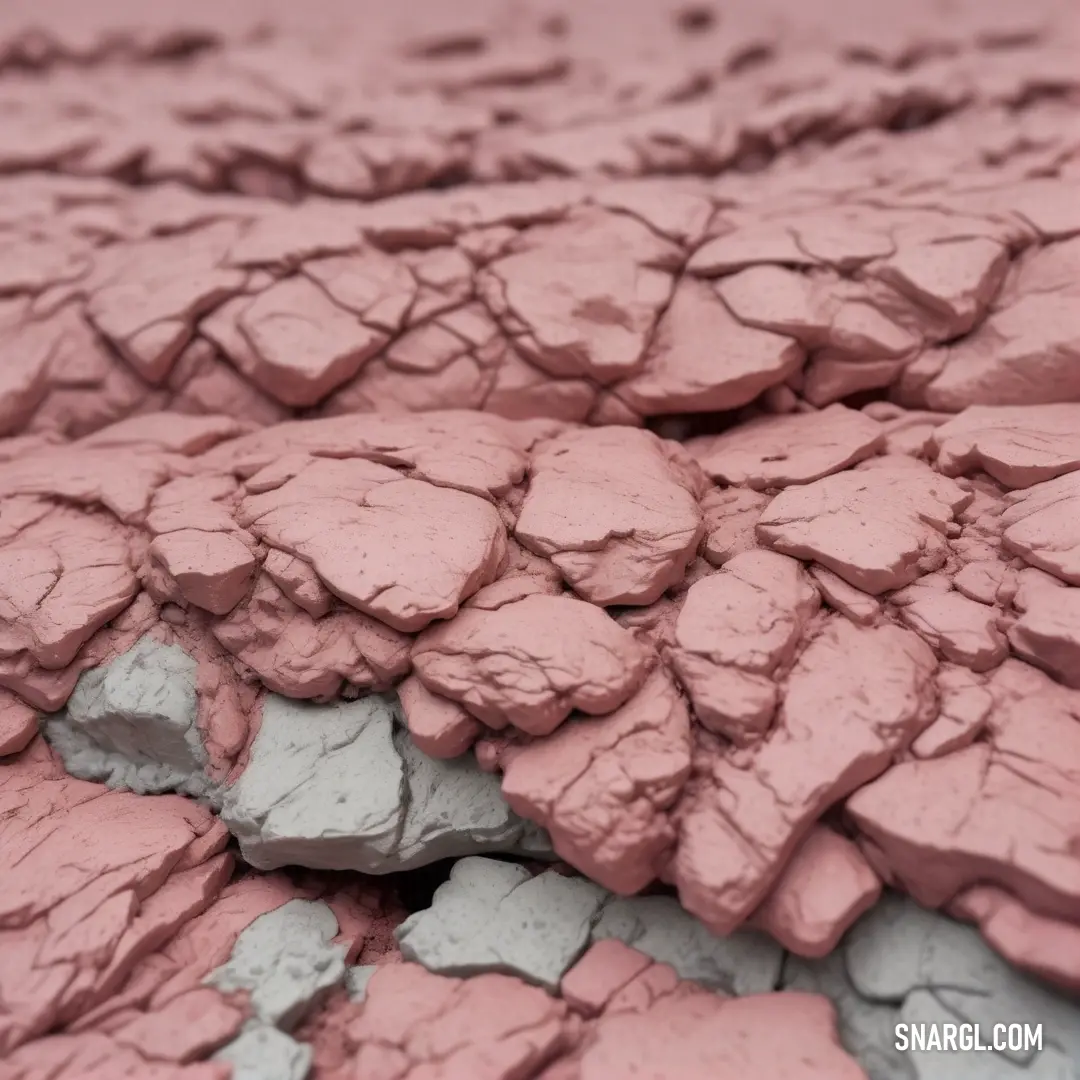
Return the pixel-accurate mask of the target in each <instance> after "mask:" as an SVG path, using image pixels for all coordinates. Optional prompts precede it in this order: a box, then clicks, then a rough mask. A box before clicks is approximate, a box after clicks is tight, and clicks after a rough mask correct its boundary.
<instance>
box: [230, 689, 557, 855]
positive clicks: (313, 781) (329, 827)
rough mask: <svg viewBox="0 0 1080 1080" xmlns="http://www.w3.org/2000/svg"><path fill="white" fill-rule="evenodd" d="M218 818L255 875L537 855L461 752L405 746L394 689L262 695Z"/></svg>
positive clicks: (532, 834)
mask: <svg viewBox="0 0 1080 1080" xmlns="http://www.w3.org/2000/svg"><path fill="white" fill-rule="evenodd" d="M221 818H222V820H223V821H224V822H225V824H226V825H227V826H228V827H229V829H230V830H231V832H232V833H233V834H234V835H235V836H236V837H237V839H238V840H239V841H240V849H241V852H242V853H243V856H244V858H245V859H246V860H247V861H248V862H249V863H251V865H252V866H255V867H257V868H258V869H260V870H273V869H276V868H278V867H281V866H288V865H297V866H307V867H311V868H313V869H325V870H358V871H360V872H362V873H367V874H386V873H391V872H395V871H400V870H408V869H411V868H414V867H418V866H423V865H425V864H427V863H432V862H436V861H438V860H440V859H446V858H457V857H461V856H465V855H471V854H474V853H477V852H483V851H496V852H517V851H519V850H526V851H529V852H535V851H543V850H544V849H545V848H546V845H545V844H544V843H542V842H541V841H540V838H538V837H537V835H536V830H535V827H533V826H530V825H529V824H528V823H526V822H525V821H524V819H522V818H520V817H518V816H517V815H516V814H515V813H514V812H513V811H512V810H511V809H510V808H509V806H507V804H506V801H505V800H504V799H503V797H502V792H501V791H500V786H499V778H498V777H497V776H495V775H493V774H490V773H485V772H482V771H481V770H480V768H479V767H478V766H477V765H476V762H475V759H473V758H472V757H471V756H465V757H462V758H456V759H453V760H449V761H437V760H434V759H432V758H428V757H427V756H425V755H424V754H422V753H421V752H420V751H419V750H417V749H416V747H415V746H414V745H413V744H412V741H411V740H410V738H409V735H408V732H407V730H406V729H405V726H404V717H403V716H402V714H401V709H400V706H399V704H398V702H397V700H396V698H395V697H393V696H384V695H380V694H370V695H368V696H366V697H363V698H361V699H359V700H358V701H352V702H335V703H333V704H329V705H316V704H311V703H309V702H298V701H292V700H289V699H287V698H283V697H279V696H277V695H269V696H268V697H267V698H266V701H265V703H264V705H263V715H262V724H261V727H260V729H259V734H258V735H257V736H256V738H255V741H254V743H253V745H252V748H251V754H250V760H249V762H248V765H247V767H246V768H245V769H244V772H243V773H242V774H241V776H240V777H239V779H238V780H237V781H236V783H235V784H233V786H232V787H231V788H230V789H229V790H228V791H227V792H226V793H225V796H224V799H223V804H222V811H221Z"/></svg>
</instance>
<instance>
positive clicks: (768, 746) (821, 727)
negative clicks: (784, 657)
mask: <svg viewBox="0 0 1080 1080" xmlns="http://www.w3.org/2000/svg"><path fill="white" fill-rule="evenodd" d="M935 666H936V661H935V658H934V654H933V652H932V651H931V649H930V648H929V647H928V646H927V645H926V644H925V643H924V642H923V641H921V640H920V639H919V638H918V637H917V636H916V635H915V634H913V633H911V632H910V631H905V630H901V629H899V628H898V627H895V626H890V625H884V626H880V627H874V628H863V627H858V626H856V625H855V624H852V623H849V622H847V621H846V620H844V619H843V618H840V617H836V616H834V617H833V618H832V619H830V620H829V621H828V623H827V625H825V626H824V627H822V630H821V633H820V636H818V637H816V638H815V639H814V640H813V641H812V643H811V644H810V645H809V646H808V647H807V649H806V650H805V651H804V652H803V654H802V655H801V656H800V658H799V660H798V661H797V663H796V665H795V667H794V668H793V669H792V672H791V675H790V677H789V679H788V683H787V687H786V693H785V695H784V701H783V704H782V705H781V707H780V711H779V714H778V717H777V721H776V725H775V727H774V728H773V730H772V731H771V732H770V733H769V735H768V736H767V737H766V738H765V739H764V740H763V741H762V742H761V743H760V744H758V745H757V746H755V747H753V748H751V749H750V750H749V751H748V753H747V757H746V760H745V761H740V760H739V759H738V758H737V757H736V756H735V754H734V753H732V752H728V753H724V752H723V751H721V752H719V753H716V752H715V751H714V752H712V753H709V752H706V753H703V754H701V755H700V758H701V764H700V766H699V772H700V779H699V782H698V783H697V784H695V785H692V786H691V788H690V792H689V796H688V798H687V799H685V800H684V801H683V803H682V804H681V806H680V840H679V847H678V851H677V853H676V855H675V858H674V861H673V863H672V868H671V875H672V879H673V881H674V882H675V884H676V885H677V886H678V889H679V897H680V899H681V900H682V902H683V905H684V906H685V907H686V908H687V909H688V910H689V911H691V912H693V913H694V914H695V915H697V916H698V917H699V918H700V919H701V920H702V921H703V922H704V923H705V924H706V925H707V926H709V927H710V928H711V929H713V930H715V931H716V932H717V933H728V932H730V931H731V930H732V929H734V928H735V927H736V926H738V925H739V923H741V922H742V921H743V920H744V919H745V918H746V917H747V916H748V915H749V914H750V912H751V911H752V910H753V908H754V907H756V906H757V904H758V902H759V901H761V900H762V899H763V898H764V896H765V894H766V892H767V891H768V889H769V887H770V886H771V885H772V884H773V883H774V882H775V880H776V878H777V876H778V874H779V872H780V870H781V868H782V867H783V865H784V863H785V862H786V861H787V859H788V858H789V857H790V855H791V853H792V852H793V851H794V850H795V848H796V846H797V845H798V843H799V841H800V840H801V839H802V838H803V837H804V836H805V835H806V833H807V832H808V830H809V828H810V826H811V825H812V824H813V822H814V821H815V820H816V819H817V818H818V816H819V815H820V814H821V813H822V812H824V810H826V809H827V808H828V807H829V806H831V805H833V804H835V803H837V802H839V801H840V800H841V799H843V798H845V797H846V796H847V795H849V794H850V793H851V792H852V791H854V790H855V789H857V788H859V787H861V786H862V785H863V784H866V783H867V782H868V781H870V780H871V779H873V778H874V777H875V776H877V775H879V774H881V773H882V772H884V771H885V770H886V769H887V768H888V766H889V764H890V762H891V759H892V757H893V755H894V754H896V753H898V752H900V751H902V750H903V749H904V748H905V747H906V746H907V745H908V744H909V743H910V742H911V740H912V739H914V737H915V736H916V735H918V734H919V732H920V731H921V730H922V728H924V727H925V726H926V725H927V724H928V723H929V722H930V720H932V719H933V709H934V699H933V687H932V684H931V681H930V679H931V676H932V675H933V672H934V668H935Z"/></svg>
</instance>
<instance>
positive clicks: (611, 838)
mask: <svg viewBox="0 0 1080 1080" xmlns="http://www.w3.org/2000/svg"><path fill="white" fill-rule="evenodd" d="M689 771H690V721H689V715H688V712H687V708H686V705H685V704H684V702H683V701H682V699H681V698H680V697H679V694H678V691H677V690H676V688H675V685H674V683H673V682H672V681H671V679H670V678H669V677H668V676H667V675H666V674H664V673H663V672H660V671H657V672H654V674H653V675H651V676H650V678H649V680H648V681H647V682H646V683H645V685H644V686H643V687H642V688H641V690H639V691H638V693H637V694H636V695H635V696H634V697H633V698H631V700H630V701H629V702H627V704H625V705H623V706H622V707H621V708H619V709H616V710H615V711H614V712H612V713H610V714H609V715H608V716H606V717H601V718H598V719H591V718H584V717H583V718H581V719H576V720H574V721H572V722H570V723H568V724H564V725H563V727H562V728H561V729H560V730H559V731H557V732H556V733H555V734H554V735H553V736H551V737H550V738H548V739H545V740H544V741H542V742H537V743H533V744H531V745H527V746H525V747H523V748H521V749H518V750H515V751H514V752H513V754H512V756H510V757H509V759H508V762H507V764H506V767H505V775H504V777H503V794H504V795H505V796H506V799H507V801H508V802H509V803H510V805H511V806H512V807H513V808H514V809H515V810H517V812H518V813H520V814H522V815H523V816H525V817H528V818H530V819H532V820H534V821H537V822H539V823H540V824H542V825H544V826H545V827H546V828H547V829H548V830H549V831H550V832H551V836H552V843H553V845H554V847H555V851H556V853H557V854H559V855H560V856H561V857H562V858H564V859H566V860H567V861H568V862H570V863H571V864H573V865H574V866H577V867H578V868H579V869H581V870H582V871H583V872H584V873H586V874H588V875H589V876H590V877H591V878H593V879H594V880H596V881H598V882H600V884H602V885H606V886H607V887H608V888H610V889H613V890H614V891H615V892H625V893H632V892H636V891H637V890H639V889H641V888H643V887H644V886H645V885H647V884H648V883H649V882H650V881H652V880H653V878H655V877H656V876H657V872H658V870H659V867H660V866H661V865H662V861H663V859H664V858H665V857H666V855H667V854H668V852H669V851H670V848H671V846H672V844H673V842H674V840H675V830H674V828H673V826H672V824H671V822H670V820H669V818H668V816H667V814H666V813H665V811H666V810H668V809H669V808H670V807H671V806H672V804H673V803H674V802H675V800H676V798H677V796H678V794H679V792H680V790H681V788H682V785H683V783H684V781H685V779H686V777H687V775H688V774H689Z"/></svg>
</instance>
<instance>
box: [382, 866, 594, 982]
mask: <svg viewBox="0 0 1080 1080" xmlns="http://www.w3.org/2000/svg"><path fill="white" fill-rule="evenodd" d="M606 899H607V893H606V891H605V890H604V889H602V888H600V887H599V886H597V885H593V884H592V883H591V882H588V881H585V880H583V879H581V878H570V877H563V876H562V875H560V874H554V873H547V874H541V875H539V876H538V877H533V876H532V874H530V873H529V871H528V870H526V869H525V868H524V867H521V866H515V865H514V864H512V863H500V862H495V861H493V860H491V859H477V858H473V859H462V860H461V861H460V862H458V863H455V865H454V869H453V870H452V871H451V874H450V880H449V881H447V882H446V884H444V885H442V886H440V887H439V889H438V891H437V892H436V893H435V898H434V900H433V902H432V907H431V908H429V909H428V910H427V911H423V912H418V913H417V914H416V915H413V916H411V917H410V918H409V919H407V920H406V921H405V922H404V923H402V924H401V926H400V927H399V928H398V931H397V936H398V941H399V942H400V943H401V952H402V955H403V956H404V957H405V959H406V960H414V961H416V962H418V963H420V964H422V965H423V966H424V967H425V968H427V969H428V970H429V971H433V972H435V973H436V974H440V975H470V974H477V973H479V972H481V971H493V972H503V973H505V974H509V975H518V976H520V977H521V978H523V979H524V980H525V981H526V982H530V983H535V984H536V985H538V986H543V987H545V988H547V989H548V990H552V991H553V990H555V989H556V987H557V986H558V984H559V980H560V978H562V976H563V975H564V974H565V973H566V971H567V969H568V968H569V967H570V965H571V964H573V963H574V961H575V960H577V958H578V957H579V956H580V955H581V953H582V952H583V951H584V949H585V946H586V945H587V944H588V941H589V937H590V933H591V930H592V923H593V921H594V920H595V918H596V916H597V915H598V914H599V911H600V908H601V907H602V905H603V903H604V901H605V900H606Z"/></svg>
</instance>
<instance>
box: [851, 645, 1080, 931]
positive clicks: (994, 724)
mask: <svg viewBox="0 0 1080 1080" xmlns="http://www.w3.org/2000/svg"><path fill="white" fill-rule="evenodd" d="M983 685H984V686H985V689H986V691H987V692H988V694H989V695H990V698H991V701H992V705H991V708H990V710H989V713H988V715H987V718H986V721H985V724H986V737H985V741H979V742H976V743H973V744H971V745H968V746H965V747H961V748H959V749H957V750H955V751H953V752H951V753H946V754H944V755H943V756H941V757H937V758H933V759H930V760H924V761H910V762H904V763H902V764H898V765H896V766H895V767H894V768H893V769H891V770H889V772H887V773H886V774H885V775H884V776H882V777H880V778H879V779H877V780H875V781H874V782H873V783H871V784H869V785H868V786H867V787H865V788H863V789H862V790H861V791H858V792H856V793H855V794H853V795H852V796H851V798H849V799H848V801H847V803H846V809H847V812H848V813H849V814H850V815H851V816H852V818H853V820H854V821H855V822H856V823H857V824H858V826H859V829H860V831H861V832H862V833H864V834H865V836H866V837H867V839H868V840H870V841H871V842H872V844H873V845H874V849H875V852H876V853H877V855H878V858H880V859H881V863H880V865H881V868H882V869H883V870H884V871H886V872H887V873H889V875H890V876H891V877H892V878H893V879H894V880H897V881H899V882H902V883H903V884H904V886H905V887H906V888H907V889H909V891H910V892H911V893H912V895H913V896H914V897H915V898H916V899H917V900H919V902H920V903H924V904H927V905H929V906H932V907H936V906H939V905H941V904H942V903H945V902H948V901H950V900H952V899H953V898H954V897H955V896H956V895H957V894H959V893H960V892H961V891H962V890H964V889H966V888H967V887H969V886H973V885H976V884H982V883H985V884H991V885H999V886H1001V887H1002V888H1005V889H1007V890H1008V891H1009V892H1011V893H1012V894H1013V895H1015V896H1016V898H1017V899H1018V900H1019V901H1020V902H1021V903H1022V904H1024V905H1025V906H1027V907H1029V908H1030V909H1031V910H1032V911H1033V912H1034V913H1036V914H1042V915H1045V916H1048V917H1050V918H1061V919H1069V918H1070V913H1071V912H1075V903H1076V900H1075V896H1076V892H1077V889H1078V888H1080V876H1078V875H1080V867H1078V865H1077V859H1076V854H1075V852H1076V840H1075V836H1076V813H1075V811H1074V810H1073V809H1072V802H1073V800H1074V798H1075V795H1074V793H1073V791H1072V788H1073V785H1072V782H1071V779H1070V778H1071V775H1072V772H1073V770H1074V769H1075V762H1076V760H1077V759H1076V748H1075V740H1076V738H1077V730H1078V729H1077V727H1076V716H1075V712H1076V708H1077V704H1076V694H1077V692H1076V691H1074V690H1069V689H1066V688H1065V687H1062V686H1060V685H1058V684H1055V683H1054V682H1053V681H1051V679H1050V678H1049V677H1047V676H1046V675H1044V674H1042V673H1041V672H1039V671H1037V670H1035V669H1033V668H1031V667H1029V666H1028V665H1026V664H1023V663H1021V662H1019V661H1016V660H1007V661H1006V662H1005V663H1004V664H1002V665H1001V667H999V668H998V669H997V671H996V672H994V673H992V674H991V675H990V676H989V677H988V678H987V679H986V680H985V682H984V684H983ZM945 792H948V794H947V795H946V794H945ZM1051 808H1052V809H1051ZM1048 811H1049V813H1050V815H1051V816H1050V817H1049V818H1046V819H1045V820H1044V819H1043V815H1044V814H1046V813H1047V812H1048ZM1036 820H1038V821H1039V824H1038V825H1035V824H1034V822H1035V821H1036ZM1033 828H1035V829H1037V830H1038V835H1039V836H1040V837H1041V842H1040V843H1039V844H1038V845H1031V844H1029V843H1027V842H1025V841H1024V840H1023V839H1021V837H1023V836H1030V835H1032V834H1031V831H1030V830H1031V829H1033ZM1006 850H1008V851H1009V855H1008V856H1005V852H1006Z"/></svg>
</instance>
